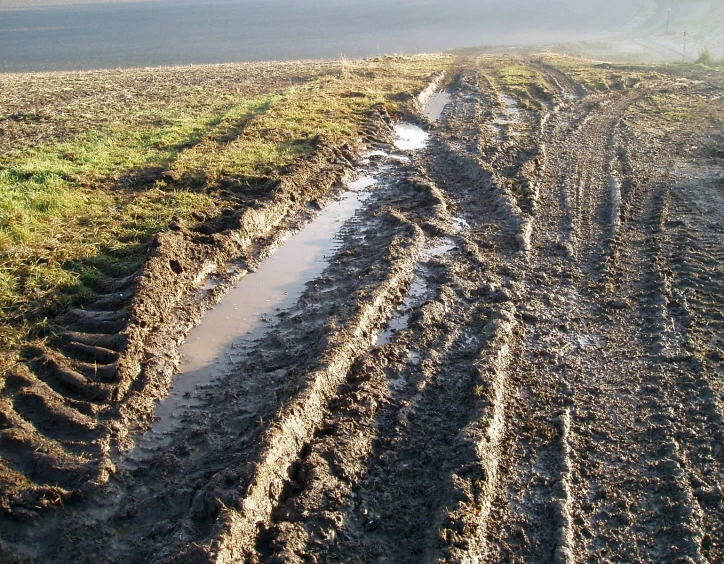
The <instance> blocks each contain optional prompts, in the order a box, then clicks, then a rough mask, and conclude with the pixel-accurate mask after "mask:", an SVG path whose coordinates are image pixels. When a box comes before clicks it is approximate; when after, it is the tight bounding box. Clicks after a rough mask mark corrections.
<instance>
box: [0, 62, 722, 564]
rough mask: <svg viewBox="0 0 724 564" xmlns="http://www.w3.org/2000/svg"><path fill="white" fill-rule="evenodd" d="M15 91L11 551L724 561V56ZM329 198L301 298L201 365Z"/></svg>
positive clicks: (9, 286)
mask: <svg viewBox="0 0 724 564" xmlns="http://www.w3.org/2000/svg"><path fill="white" fill-rule="evenodd" d="M0 82H2V84H3V87H4V90H5V89H7V91H9V92H12V96H10V97H8V99H7V100H6V101H5V102H3V106H2V107H1V109H2V115H0V119H1V120H2V121H0V128H2V144H3V149H4V151H3V156H1V157H0V182H2V183H1V184H0V189H2V190H3V192H2V193H0V194H2V198H3V199H2V201H1V202H0V203H2V205H3V207H2V208H0V209H1V210H2V213H3V216H2V218H1V221H2V223H0V235H1V237H2V238H0V252H2V259H3V268H2V270H0V291H1V293H0V298H1V299H2V307H3V309H2V320H0V323H1V324H2V325H1V327H2V328H3V330H2V332H3V339H2V341H1V342H0V344H1V345H2V349H3V353H4V357H3V364H2V369H3V376H2V383H1V386H2V388H1V389H2V391H1V392H0V483H1V484H2V492H1V496H0V508H1V510H2V516H1V517H0V519H1V520H2V522H1V525H0V554H2V558H3V560H4V561H11V562H13V561H17V562H42V561H52V562H86V561H87V562H99V561H107V562H169V561H173V562H206V561H209V562H211V561H213V562H237V561H248V562H257V561H258V562H288V561H291V562H295V561H299V562H301V561H313V562H432V561H445V562H509V561H520V562H541V563H543V562H551V561H554V562H574V561H590V562H604V561H627V562H652V561H653V562H718V561H721V560H723V559H724V544H723V543H724V497H723V494H722V484H723V483H724V481H723V480H722V463H723V462H724V440H723V439H724V425H723V423H724V422H723V421H722V400H723V395H722V394H723V392H724V387H723V386H722V380H723V378H724V276H723V274H722V261H723V260H724V173H723V171H722V158H723V157H724V153H722V145H723V144H724V143H723V142H724V133H723V131H724V130H723V128H722V120H723V119H724V101H723V99H722V94H723V93H724V80H722V76H721V72H719V71H715V70H709V69H706V68H705V67H702V66H693V65H686V66H685V65H673V66H647V67H633V66H618V65H609V64H598V63H594V62H590V61H584V60H579V59H573V58H565V57H557V56H553V55H531V56H527V57H510V56H468V57H465V58H452V57H447V56H420V57H410V58H394V57H385V58H378V59H372V60H366V61H341V62H326V63H304V64H302V63H299V64H279V65H275V64H268V65H226V66H219V67H190V68H185V69H184V68H180V69H166V70H163V71H151V70H149V71H115V72H103V73H75V74H58V75H47V76H43V77H40V78H38V77H37V76H33V75H4V76H2V77H0ZM433 91H437V92H438V94H437V95H432V93H433ZM440 93H443V94H446V95H440ZM440 109H441V113H440ZM438 113H439V115H438ZM31 144H32V145H33V146H36V147H39V148H38V149H37V150H36V149H33V150H32V151H31V150H29V149H28V147H29V146H30V145H31ZM348 188H349V189H350V190H351V192H347V190H348ZM350 193H352V194H353V195H354V198H351V199H350V196H349V194H350ZM355 194H357V195H355ZM18 202H20V203H18ZM350 202H351V203H350ZM334 206H342V207H344V206H353V208H351V209H352V211H351V212H350V213H349V214H348V215H347V216H346V217H350V218H349V219H346V220H344V219H340V220H339V227H338V229H336V230H335V231H334V233H333V235H328V237H333V239H334V244H332V245H330V246H328V247H325V250H324V255H325V256H324V257H323V260H322V259H320V260H321V263H320V264H321V266H319V268H318V271H315V272H314V273H313V274H309V278H308V279H305V280H302V281H301V282H300V284H301V287H300V288H293V287H292V286H293V285H290V286H289V288H286V287H285V288H283V290H284V292H286V293H287V294H288V295H293V299H292V298H290V300H291V303H290V304H287V305H284V303H283V302H279V306H278V307H274V306H273V305H272V306H270V307H269V311H265V312H263V314H261V315H259V316H258V317H259V319H258V322H259V324H260V326H262V325H263V331H261V329H259V331H261V333H254V331H256V330H257V329H254V331H252V333H250V335H251V337H248V338H246V339H245V340H244V338H243V337H244V336H243V335H238V336H234V337H233V338H232V339H231V340H232V341H233V342H231V343H230V344H229V343H227V345H228V346H227V348H223V347H222V348H223V350H222V352H221V353H220V355H219V357H218V358H216V357H214V358H212V360H211V362H212V364H223V366H224V369H223V370H221V371H217V372H215V373H213V371H212V372H206V373H203V374H205V375H204V376H199V374H200V373H199V374H196V375H195V376H194V374H191V376H189V371H188V370H186V371H185V369H184V367H185V366H187V363H188V358H187V357H186V355H187V353H185V352H184V351H185V350H186V349H185V348H184V347H187V346H190V344H191V341H192V338H193V336H194V335H202V337H199V338H198V339H196V340H194V342H195V344H194V347H195V350H199V349H201V350H202V351H203V349H204V343H205V342H206V341H205V340H204V339H207V338H209V339H210V338H211V337H206V335H213V334H214V331H215V330H218V331H222V328H221V327H220V326H219V327H217V326H216V325H215V324H218V325H221V324H220V323H219V322H217V321H213V320H212V318H211V317H210V316H211V314H212V313H214V314H215V315H217V317H216V318H214V319H222V318H224V317H225V316H224V312H225V311H227V309H224V308H228V311H229V316H233V315H235V314H234V313H233V312H232V311H231V309H232V308H234V307H236V304H230V303H228V301H227V300H225V299H224V296H225V295H226V294H227V292H235V291H242V293H245V292H248V294H249V296H251V298H252V299H251V300H250V301H251V302H254V301H255V300H254V296H256V295H257V294H256V293H255V292H258V295H259V298H258V299H259V300H263V299H267V298H266V294H264V295H262V294H263V292H261V290H260V289H259V288H256V287H255V286H253V284H252V282H253V281H254V280H255V279H256V278H254V277H255V276H257V277H260V276H261V275H262V272H263V270H264V269H265V268H267V266H265V265H268V264H270V261H273V260H274V257H275V256H277V255H276V253H278V254H279V255H278V256H285V255H281V253H283V252H284V250H285V249H289V248H290V247H289V245H298V248H299V253H292V254H291V256H293V255H295V254H299V255H303V254H304V253H307V252H311V251H310V250H309V249H308V248H307V247H305V244H306V243H300V242H299V240H298V239H295V237H296V236H295V235H294V233H295V232H296V231H298V230H299V229H300V228H301V229H302V231H301V232H300V234H301V233H305V232H306V231H305V230H306V229H310V228H313V227H314V226H315V225H318V224H319V222H320V221H332V220H329V219H325V218H326V217H327V216H325V215H324V214H326V213H328V210H333V209H334ZM320 209H321V210H322V211H319V210H320ZM12 214H15V215H12ZM315 217H316V219H315ZM335 217H336V216H335ZM315 222H316V223H315ZM305 225H306V226H307V227H305ZM291 248H292V250H296V249H297V247H291ZM300 258H301V257H300ZM290 261H291V259H290ZM272 278H273V276H272ZM245 284H248V286H247V287H248V290H246V291H245V290H244V288H245V286H244V285H245ZM234 287H236V288H237V289H236V290H233V288H234ZM293 292H297V294H294V293H293ZM228 295H229V296H232V293H229V294H228ZM269 299H270V302H271V301H273V300H272V298H269ZM257 301H258V300H257ZM216 304H218V305H216ZM239 307H241V306H239ZM240 315H243V314H240ZM205 319H206V320H207V324H206V325H205V321H204V320H205ZM197 325H198V327H196V329H193V331H192V328H194V327H195V326H197ZM209 325H210V329H207V328H205V327H208V326H209ZM198 331H206V332H205V333H204V332H202V333H198ZM190 332H191V333H190ZM189 333H190V336H189V343H187V344H184V341H185V339H186V336H187V335H189ZM259 336H260V338H256V337H259ZM237 337H238V338H237ZM214 346H215V345H214ZM209 347H211V344H210V341H209ZM212 356H213V355H212ZM212 368H213V366H212ZM179 372H182V374H178V373H179ZM189 378H190V380H189ZM194 378H195V379H194ZM182 381H183V382H186V384H185V385H184V387H183V389H179V388H178V386H180V382H182ZM189 382H190V384H189ZM174 386H176V388H175V387H174ZM159 400H163V401H162V403H161V404H160V406H159V407H158V409H156V407H155V406H156V402H157V401H159ZM162 408H163V409H162ZM155 409H156V411H155V415H154V410H155Z"/></svg>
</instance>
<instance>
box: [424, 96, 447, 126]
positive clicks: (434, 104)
mask: <svg viewBox="0 0 724 564" xmlns="http://www.w3.org/2000/svg"><path fill="white" fill-rule="evenodd" d="M451 98H452V97H451V96H450V94H448V93H447V92H436V93H435V94H433V95H432V96H430V97H429V98H428V99H427V101H426V102H425V103H424V104H423V106H422V114H423V115H424V116H425V117H426V118H427V119H429V120H430V121H437V120H439V119H440V116H442V112H443V110H444V109H445V106H447V105H448V104H449V103H450V100H451Z"/></svg>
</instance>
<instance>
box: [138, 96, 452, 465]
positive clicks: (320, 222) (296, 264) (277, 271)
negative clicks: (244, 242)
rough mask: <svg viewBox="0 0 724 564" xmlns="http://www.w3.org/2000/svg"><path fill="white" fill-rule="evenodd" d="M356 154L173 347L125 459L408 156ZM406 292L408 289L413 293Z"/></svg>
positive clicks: (261, 330) (275, 308) (224, 373)
mask: <svg viewBox="0 0 724 564" xmlns="http://www.w3.org/2000/svg"><path fill="white" fill-rule="evenodd" d="M446 103H447V102H446V101H445V98H444V97H443V98H441V99H438V98H435V101H434V102H432V104H433V105H434V108H433V109H431V110H430V111H431V112H432V113H433V114H437V115H439V113H440V112H442V108H444V106H445V104H446ZM426 107H427V105H426ZM395 133H396V139H395V142H394V146H395V148H396V149H397V150H398V151H400V152H407V153H409V152H414V151H417V150H420V149H423V148H424V147H425V146H426V145H427V143H428V140H429V138H430V136H429V134H428V133H426V132H425V131H424V130H423V129H421V128H420V127H418V126H416V125H413V124H408V123H399V124H397V125H396V126H395ZM363 157H364V158H363V160H362V166H361V167H360V169H359V170H358V171H357V178H358V179H357V180H356V181H354V182H351V183H349V185H348V186H347V190H346V191H345V192H344V193H343V195H342V196H341V198H340V199H339V200H337V201H334V202H332V203H330V204H329V205H328V206H327V207H326V208H325V209H323V210H322V211H321V212H319V214H318V215H317V216H316V217H315V219H314V220H312V221H311V222H310V223H309V224H307V225H306V226H305V227H303V228H302V229H301V230H300V231H298V232H296V233H295V234H294V235H292V236H291V237H290V238H289V239H288V240H287V241H286V242H285V243H284V244H283V245H282V246H281V247H280V248H279V249H278V250H277V251H276V252H275V253H274V254H272V255H271V256H270V257H269V258H268V259H266V260H265V261H264V262H263V263H262V264H261V265H260V266H259V268H258V270H256V271H255V272H250V273H248V274H246V275H245V276H244V277H243V278H242V279H241V280H240V281H239V283H238V284H237V285H236V286H235V287H234V288H233V289H232V290H230V291H229V293H228V294H227V295H226V296H225V297H224V298H223V299H222V300H221V302H219V303H218V304H217V305H216V306H214V307H213V308H212V309H210V310H209V311H208V312H207V313H206V314H205V316H204V318H203V320H202V321H201V323H200V324H199V325H198V326H196V327H195V328H194V329H192V330H191V332H190V333H189V335H188V337H187V339H186V341H185V343H184V344H183V345H182V346H181V348H180V350H179V353H180V356H181V362H180V364H179V374H177V375H176V376H175V377H174V381H173V385H172V388H171V392H170V394H169V395H168V396H167V397H166V399H164V400H163V401H162V402H160V403H159V404H158V405H157V406H156V409H155V412H154V423H153V424H152V426H151V429H150V430H149V431H148V432H146V433H145V434H143V435H142V436H141V437H139V439H138V441H137V446H136V448H135V449H134V450H133V451H132V452H131V453H130V454H129V456H128V458H127V462H129V463H131V464H133V461H134V460H142V459H143V458H145V457H147V456H150V455H152V454H153V452H154V451H156V450H157V449H158V448H159V447H163V446H164V445H166V444H167V443H168V442H170V441H171V438H172V432H171V431H172V430H173V429H174V428H177V427H180V426H181V425H182V422H183V419H184V416H185V414H187V413H188V410H189V409H191V408H193V407H194V406H195V405H198V400H197V399H195V398H196V396H197V391H198V390H199V389H201V388H203V387H204V386H207V385H211V384H213V383H214V382H218V381H219V380H221V379H223V378H225V377H228V376H230V375H231V374H233V373H234V370H235V367H236V366H238V364H239V362H241V359H242V358H243V356H244V350H246V349H248V347H249V345H251V344H252V343H253V342H255V341H258V340H259V339H262V338H263V337H264V336H265V335H266V334H267V333H269V331H270V330H271V329H272V328H273V326H274V325H275V319H276V318H277V315H278V314H279V313H280V312H283V311H286V310H289V309H290V308H292V307H293V306H294V305H295V304H296V303H297V301H298V300H299V298H300V297H301V295H302V293H303V292H304V291H305V289H306V286H307V284H308V283H309V282H311V281H313V280H314V279H316V278H317V277H319V276H320V275H321V274H322V272H323V271H324V269H325V268H326V267H327V266H328V265H329V259H330V257H331V256H332V255H333V254H334V252H335V251H336V250H337V249H338V248H339V246H340V245H341V239H340V234H341V232H342V230H343V227H344V225H345V223H347V222H348V221H350V220H353V218H354V217H355V214H356V213H357V212H358V211H360V210H361V209H362V208H363V206H364V205H365V202H366V201H367V200H369V199H370V197H371V196H372V194H373V191H374V190H373V187H375V186H376V185H377V184H378V180H377V179H376V178H375V176H374V175H378V174H382V173H383V172H385V171H389V170H390V169H391V168H394V167H395V166H403V165H404V163H407V162H409V160H410V158H409V157H408V156H406V155H404V154H395V153H394V152H391V153H388V152H385V151H382V150H374V151H370V152H368V153H366V154H364V155H363ZM451 246H454V245H453V244H452V242H451V241H448V242H445V243H444V244H443V245H441V246H440V247H439V248H438V247H436V248H435V249H431V250H429V251H428V253H435V252H440V253H442V252H445V250H447V249H448V248H451ZM430 256H432V255H430ZM232 268H234V267H232ZM237 268H238V267H237ZM421 280H422V279H421ZM418 284H423V283H422V281H419V282H418ZM216 285H217V282H216V281H214V280H213V279H210V280H209V281H207V282H206V283H205V285H204V286H203V288H202V290H204V291H210V290H213V289H214V288H215V287H216ZM421 289H422V287H421ZM414 293H415V290H414V289H413V291H412V294H413V297H414Z"/></svg>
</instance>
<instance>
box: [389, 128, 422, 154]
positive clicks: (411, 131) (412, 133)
mask: <svg viewBox="0 0 724 564" xmlns="http://www.w3.org/2000/svg"><path fill="white" fill-rule="evenodd" d="M395 133H396V134H397V139H395V147H397V148H398V149H399V150H400V151H418V150H420V149H424V148H425V146H426V145H427V142H428V141H429V140H430V134H429V133H427V132H426V131H424V130H423V129H422V128H421V127H418V126H417V125H413V124H411V123H399V124H397V125H396V126H395Z"/></svg>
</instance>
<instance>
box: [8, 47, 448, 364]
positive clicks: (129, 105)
mask: <svg viewBox="0 0 724 564" xmlns="http://www.w3.org/2000/svg"><path fill="white" fill-rule="evenodd" d="M450 63H451V60H450V59H449V58H447V57H444V56H436V57H430V56H420V57H411V58H403V57H399V58H398V57H384V58H378V59H375V60H367V61H348V60H344V61H342V62H341V63H340V62H327V63H309V64H308V65H303V64H287V63H284V64H279V65H271V64H259V65H249V64H247V65H239V66H233V65H220V66H208V67H186V68H179V69H158V70H157V72H154V71H153V70H141V71H115V72H110V71H109V72H105V71H104V72H90V73H65V74H52V75H0V87H2V89H3V93H4V100H3V101H0V265H1V266H0V352H2V353H4V354H8V353H11V352H12V351H17V350H19V348H20V347H21V346H22V345H23V344H24V343H26V342H28V341H29V340H32V339H35V338H37V337H42V336H43V335H44V334H45V332H46V331H47V330H48V328H49V327H52V324H49V322H48V320H52V318H53V316H56V315H57V314H59V313H62V312H63V311H66V310H67V309H68V308H69V307H72V306H83V305H84V304H86V303H89V301H90V300H92V299H93V298H94V297H96V296H97V295H98V294H101V293H103V292H106V291H107V290H108V288H109V283H110V281H111V280H112V279H113V278H115V277H118V276H122V275H125V274H129V273H132V272H134V271H135V270H137V269H138V268H140V266H141V265H142V264H143V261H144V260H145V258H146V256H147V248H146V243H148V242H149V241H150V239H151V237H152V236H153V235H154V234H156V233H159V232H161V231H163V230H165V229H167V228H168V225H169V223H170V222H171V221H172V219H173V218H174V217H182V218H187V219H189V220H190V221H193V218H194V217H199V215H198V213H199V212H201V213H203V214H204V216H205V217H213V216H215V215H217V214H219V213H220V212H221V210H222V209H228V207H229V206H230V205H231V206H233V205H234V204H235V201H233V200H231V201H229V200H228V199H227V198H226V196H225V195H224V191H223V190H220V189H219V185H220V181H221V180H222V179H224V178H229V177H231V178H233V179H235V180H238V181H241V182H243V181H245V180H248V179H258V178H264V179H274V178H278V177H279V176H281V175H283V174H285V173H286V172H287V171H288V170H289V167H290V166H291V165H293V164H294V163H295V162H298V161H299V160H300V159H303V158H305V157H306V156H308V155H309V154H310V153H312V152H313V151H314V149H315V147H316V146H317V145H318V144H319V143H320V142H328V143H341V142H343V141H345V140H347V139H351V138H353V137H354V136H355V135H356V133H357V127H358V126H359V124H360V123H361V121H362V120H363V119H364V118H365V116H366V115H367V112H368V111H369V110H370V108H371V107H372V105H374V104H376V103H378V102H382V103H384V104H385V105H386V106H387V107H388V109H389V111H390V112H393V113H394V112H396V111H399V110H400V109H401V107H402V105H404V104H405V103H406V102H407V101H408V100H409V99H410V97H411V95H412V93H414V92H416V91H417V90H419V89H420V88H421V87H422V86H423V84H424V83H425V80H426V79H427V77H429V76H430V75H431V74H432V73H433V72H436V71H438V70H440V69H442V68H445V67H447V66H448V65H449V64H450ZM167 169H170V170H173V171H175V172H177V173H178V174H179V175H180V177H181V180H180V181H179V182H176V183H173V182H169V181H167V180H165V179H163V178H161V177H160V172H161V171H163V170H167Z"/></svg>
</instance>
